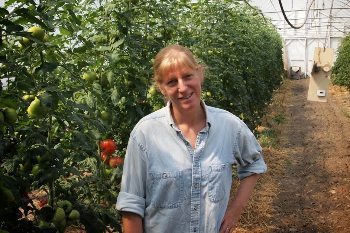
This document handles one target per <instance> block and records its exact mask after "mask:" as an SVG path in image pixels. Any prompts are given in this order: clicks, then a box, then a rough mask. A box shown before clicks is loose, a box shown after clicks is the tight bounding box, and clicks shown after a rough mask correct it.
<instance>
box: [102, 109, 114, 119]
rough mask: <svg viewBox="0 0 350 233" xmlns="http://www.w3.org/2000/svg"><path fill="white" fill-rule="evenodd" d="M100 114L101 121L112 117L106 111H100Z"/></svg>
mask: <svg viewBox="0 0 350 233" xmlns="http://www.w3.org/2000/svg"><path fill="white" fill-rule="evenodd" d="M100 116H101V119H102V120H103V121H110V120H111V118H112V116H111V114H110V113H109V112H107V111H101V113H100Z"/></svg>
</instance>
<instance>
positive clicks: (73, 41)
mask: <svg viewBox="0 0 350 233" xmlns="http://www.w3.org/2000/svg"><path fill="white" fill-rule="evenodd" d="M0 16H1V21H0V79H1V80H3V81H7V85H6V87H5V86H1V88H0V164H1V166H0V170H1V173H0V174H4V175H1V177H0V178H1V179H0V188H1V189H0V191H1V193H0V194H1V195H2V199H1V200H6V201H5V202H4V204H3V205H4V206H1V207H2V210H3V208H4V211H1V214H0V224H1V226H2V229H4V230H7V231H9V232H17V231H18V229H28V230H27V232H31V230H30V229H38V228H39V229H45V228H52V227H56V228H57V229H58V230H59V231H63V230H64V228H65V227H67V226H68V225H69V224H76V222H72V221H70V220H71V219H70V218H69V213H68V212H70V211H68V210H67V207H68V206H69V208H68V209H69V210H71V209H72V208H73V209H74V210H76V211H77V212H75V214H74V215H75V216H73V219H74V220H76V216H78V214H77V213H79V215H80V216H79V224H82V225H84V227H85V229H86V230H87V232H103V231H105V229H106V228H107V227H111V228H114V229H116V230H120V223H119V219H118V217H119V215H118V213H117V211H116V210H115V205H114V204H115V202H116V197H117V195H118V192H119V188H120V180H121V174H122V169H121V168H120V167H117V168H115V169H112V171H111V170H110V169H109V168H107V167H106V165H105V164H104V163H103V161H102V160H101V158H100V149H99V146H98V145H99V143H98V142H99V141H100V140H101V139H105V138H113V139H114V140H115V141H116V142H117V144H118V151H117V152H116V153H117V155H118V156H120V157H122V158H123V157H124V154H125V148H126V145H127V142H128V138H129V133H130V131H131V130H132V128H133V127H134V125H135V124H136V122H137V121H138V120H139V119H140V118H141V117H142V116H144V115H146V114H148V113H150V112H152V111H154V110H156V109H159V108H161V107H162V106H164V100H163V98H162V97H161V95H160V94H159V93H157V91H156V89H155V88H154V87H153V83H152V69H151V68H152V59H153V58H154V56H155V54H156V53H157V52H158V51H159V50H160V49H161V48H163V47H164V46H166V45H167V44H170V43H180V44H183V45H185V46H188V47H189V48H191V49H192V50H193V52H194V53H195V54H196V55H197V56H198V58H199V59H200V60H201V61H202V62H203V63H204V64H205V66H206V67H207V72H206V79H207V80H206V82H205V86H204V88H205V90H204V93H206V94H205V95H203V98H204V99H205V101H206V103H208V104H210V105H213V106H216V107H221V108H224V109H227V110H229V111H231V112H233V113H235V114H236V115H238V116H240V117H242V119H243V120H244V121H245V122H246V123H247V124H248V125H249V126H251V127H252V128H253V127H255V125H256V124H257V123H259V121H260V117H261V116H262V115H263V114H264V109H265V106H266V105H267V104H268V103H269V101H270V99H271V96H272V93H273V90H274V89H276V88H277V87H278V86H279V84H280V82H281V77H282V54H281V48H282V45H281V39H280V37H279V36H278V34H277V32H276V30H275V29H274V28H273V27H272V24H271V23H269V22H266V21H264V19H263V18H262V17H261V16H259V14H257V12H255V11H254V10H252V9H251V8H248V7H246V6H245V5H244V4H242V3H241V2H239V1H226V3H224V2H221V1H198V3H192V1H172V0H165V1H156V0H139V1H112V0H101V1H90V0H83V1H74V0H73V1H64V0H58V1H57V0H55V1H53V0H46V1H39V2H38V1H22V0H8V1H6V3H5V6H4V8H0ZM33 26H35V27H40V28H41V29H42V30H44V33H45V34H44V37H43V36H42V35H43V31H42V30H41V29H38V28H35V29H36V31H38V32H39V35H38V33H37V34H32V32H31V31H33V29H31V30H29V31H28V29H30V28H32V27H33ZM85 73H89V74H93V77H92V78H86V79H87V80H86V79H83V78H82V77H83V76H84V74H85ZM207 93H210V94H207ZM30 106H32V107H30ZM9 109H11V110H10V112H9ZM9 113H11V114H9ZM9 116H12V117H9ZM9 119H10V120H9ZM37 189H40V190H44V191H45V192H46V193H48V195H49V203H48V205H47V206H46V207H47V208H45V207H44V208H42V209H40V210H39V209H37V207H35V206H34V205H33V203H32V200H31V199H30V198H29V196H28V193H30V192H31V191H33V190H37ZM62 200H65V201H64V203H65V205H62V204H63V202H62ZM67 203H70V204H71V205H70V204H67ZM58 206H63V207H65V208H64V210H66V211H67V213H65V217H66V218H65V220H64V221H63V219H61V220H62V221H57V217H56V218H55V221H54V222H55V224H54V223H52V221H53V220H52V219H53V217H52V215H54V214H55V213H56V212H57V209H58ZM19 208H22V209H23V210H24V213H23V215H24V216H26V215H28V214H29V213H30V212H32V213H34V214H36V215H37V216H38V221H36V220H35V221H29V220H28V219H27V220H26V218H23V219H22V220H20V221H19V220H18V219H19V215H21V213H19ZM59 208H61V207H59ZM58 212H62V211H61V210H59V211H58ZM57 215H58V214H57ZM72 215H73V214H72ZM58 217H60V216H58ZM61 217H62V216H61ZM92 220H94V221H92Z"/></svg>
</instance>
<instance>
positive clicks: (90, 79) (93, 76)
mask: <svg viewBox="0 0 350 233" xmlns="http://www.w3.org/2000/svg"><path fill="white" fill-rule="evenodd" d="M82 79H84V80H85V81H87V82H93V81H95V80H96V79H97V74H96V72H93V71H89V72H86V73H84V74H83V76H82Z"/></svg>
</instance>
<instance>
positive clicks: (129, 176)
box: [116, 136, 147, 217]
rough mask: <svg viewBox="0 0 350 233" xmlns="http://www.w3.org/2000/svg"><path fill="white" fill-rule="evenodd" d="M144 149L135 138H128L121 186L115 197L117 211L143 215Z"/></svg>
mask: <svg viewBox="0 0 350 233" xmlns="http://www.w3.org/2000/svg"><path fill="white" fill-rule="evenodd" d="M144 156H145V151H144V149H143V147H142V146H141V145H140V144H139V143H138V142H137V140H136V139H135V138H134V137H133V136H131V137H130V139H129V143H128V147H127V151H126V156H125V162H124V166H123V176H122V182H121V188H120V192H119V195H118V199H117V204H116V208H117V210H118V211H128V212H133V213H136V214H138V215H140V216H141V217H144V211H145V195H146V191H145V190H146V166H147V165H146V164H147V163H146V162H145V160H144Z"/></svg>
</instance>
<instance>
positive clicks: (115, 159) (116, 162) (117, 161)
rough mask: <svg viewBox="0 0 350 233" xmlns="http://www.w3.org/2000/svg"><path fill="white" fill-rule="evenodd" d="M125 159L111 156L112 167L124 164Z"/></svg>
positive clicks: (110, 163) (110, 164)
mask: <svg viewBox="0 0 350 233" xmlns="http://www.w3.org/2000/svg"><path fill="white" fill-rule="evenodd" d="M123 162H124V161H123V159H122V158H120V157H117V156H114V157H111V158H110V159H109V166H111V167H117V166H118V165H121V164H123Z"/></svg>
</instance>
